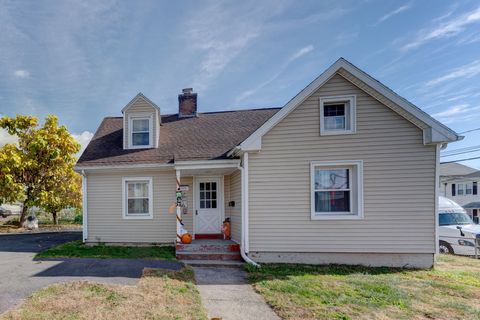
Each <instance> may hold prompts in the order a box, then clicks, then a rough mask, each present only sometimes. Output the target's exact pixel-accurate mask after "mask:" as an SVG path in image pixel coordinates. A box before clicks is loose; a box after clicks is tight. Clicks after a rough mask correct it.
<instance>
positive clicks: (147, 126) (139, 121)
mask: <svg viewBox="0 0 480 320" xmlns="http://www.w3.org/2000/svg"><path fill="white" fill-rule="evenodd" d="M152 126H153V117H152V115H149V116H136V115H131V116H130V119H129V127H130V139H129V141H130V146H129V147H130V148H133V149H135V148H151V147H153V144H152Z"/></svg>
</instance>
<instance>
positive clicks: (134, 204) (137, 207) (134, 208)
mask: <svg viewBox="0 0 480 320" xmlns="http://www.w3.org/2000/svg"><path fill="white" fill-rule="evenodd" d="M142 213H143V214H145V213H148V199H128V214H142Z"/></svg>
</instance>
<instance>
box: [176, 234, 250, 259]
mask: <svg viewBox="0 0 480 320" xmlns="http://www.w3.org/2000/svg"><path fill="white" fill-rule="evenodd" d="M176 256H177V259H178V260H182V261H183V262H185V263H188V264H194V263H195V262H196V264H198V265H201V264H208V262H215V263H211V264H212V265H222V263H223V262H225V263H226V262H229V263H230V262H237V263H238V262H242V261H243V260H242V256H241V255H240V245H239V244H237V243H235V242H234V241H231V240H207V239H201V240H197V239H196V240H193V241H192V243H190V244H183V243H177V244H176ZM200 262H201V263H200ZM226 264H228V263H226ZM230 264H231V263H230Z"/></svg>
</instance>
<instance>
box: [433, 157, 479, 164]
mask: <svg viewBox="0 0 480 320" xmlns="http://www.w3.org/2000/svg"><path fill="white" fill-rule="evenodd" d="M477 159H480V157H473V158H467V159H458V160H452V161H443V162H440V163H453V162H462V161H468V160H477Z"/></svg>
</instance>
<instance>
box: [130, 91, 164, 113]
mask: <svg viewBox="0 0 480 320" xmlns="http://www.w3.org/2000/svg"><path fill="white" fill-rule="evenodd" d="M140 98H142V99H143V100H145V101H147V102H148V103H149V104H150V105H151V106H152V107H154V108H155V109H157V111H158V113H159V114H160V107H159V106H157V105H156V104H155V103H154V102H153V101H152V100H150V99H148V98H147V97H146V96H145V95H144V94H143V93H141V92H139V93H138V94H137V95H136V96H135V97H133V99H132V100H130V102H129V103H127V105H126V106H125V107H123V109H122V113H125V111H126V110H127V109H128V108H130V107H131V106H132V105H133V104H134V103H135V102H137V100H138V99H140Z"/></svg>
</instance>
